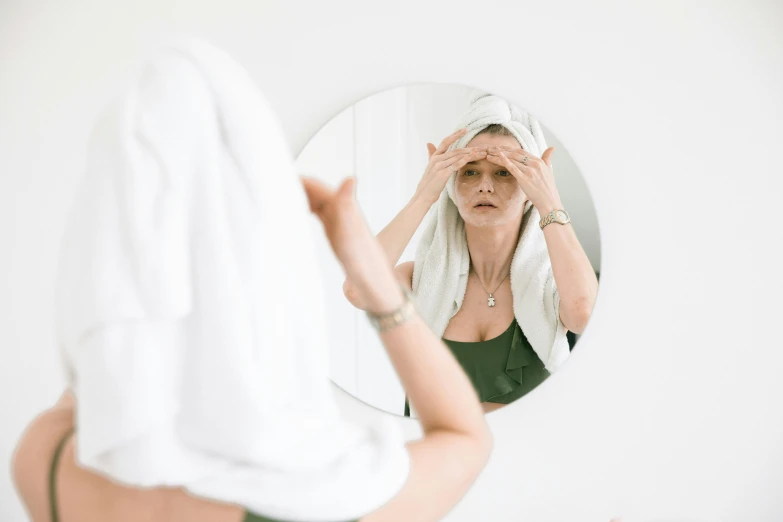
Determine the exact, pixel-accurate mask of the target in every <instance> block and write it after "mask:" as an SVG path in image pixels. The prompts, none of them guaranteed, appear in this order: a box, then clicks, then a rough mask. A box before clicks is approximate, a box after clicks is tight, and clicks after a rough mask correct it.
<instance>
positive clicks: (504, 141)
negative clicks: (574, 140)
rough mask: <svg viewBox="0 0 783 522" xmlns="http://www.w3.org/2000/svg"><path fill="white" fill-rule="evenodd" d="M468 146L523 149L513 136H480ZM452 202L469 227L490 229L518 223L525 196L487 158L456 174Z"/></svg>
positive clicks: (506, 174)
mask: <svg viewBox="0 0 783 522" xmlns="http://www.w3.org/2000/svg"><path fill="white" fill-rule="evenodd" d="M467 147H487V148H489V147H505V148H513V149H522V147H521V146H520V145H519V142H518V141H517V140H516V138H514V137H513V136H498V135H494V134H479V135H478V136H476V137H475V138H473V139H472V140H470V143H468V144H467ZM454 200H455V202H456V204H457V209H458V210H459V213H460V216H462V219H464V220H465V223H466V224H468V225H472V226H476V227H491V226H498V225H503V224H506V223H509V222H512V221H516V222H518V221H519V219H520V217H521V216H522V210H523V209H524V208H525V202H526V201H527V196H525V193H524V192H522V189H521V187H520V186H519V183H517V180H516V179H515V178H514V176H512V175H511V173H510V172H508V171H507V170H506V168H505V167H502V166H500V165H496V164H495V163H492V162H490V161H487V160H486V159H483V160H480V161H476V162H472V163H468V164H467V165H465V166H464V167H462V168H461V169H460V170H459V172H457V174H456V180H455V182H454Z"/></svg>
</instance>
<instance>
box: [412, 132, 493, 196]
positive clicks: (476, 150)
mask: <svg viewBox="0 0 783 522" xmlns="http://www.w3.org/2000/svg"><path fill="white" fill-rule="evenodd" d="M466 132H467V129H460V130H458V131H457V132H455V133H453V134H451V135H449V136H446V138H445V139H444V140H443V141H442V142H441V143H440V145H439V146H438V147H437V148H436V147H435V145H433V144H432V143H428V144H427V150H428V151H429V154H430V161H429V163H428V164H427V168H426V169H425V170H424V175H423V176H422V177H421V181H419V185H418V186H417V187H416V194H415V196H414V198H421V199H422V200H424V201H426V202H427V203H428V204H429V205H430V206H432V205H433V204H434V203H435V202H436V201H438V198H439V197H440V194H441V192H443V189H444V188H445V187H446V182H447V181H448V180H449V177H450V176H451V175H452V174H453V173H454V172H456V171H458V170H459V169H461V168H462V167H464V166H465V165H466V164H467V163H469V162H471V161H478V160H482V159H485V158H486V157H487V149H486V148H481V147H468V148H465V149H454V150H448V149H449V147H451V145H452V144H453V143H454V142H455V141H457V140H458V139H460V138H461V137H462V136H464V135H465V133H466Z"/></svg>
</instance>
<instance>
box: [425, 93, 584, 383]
mask: <svg viewBox="0 0 783 522" xmlns="http://www.w3.org/2000/svg"><path fill="white" fill-rule="evenodd" d="M492 124H500V125H503V126H504V127H506V128H507V129H508V130H509V131H511V133H512V134H513V135H514V137H515V138H516V139H517V141H519V143H520V145H521V146H522V148H523V149H524V150H526V151H528V152H529V153H530V154H532V155H535V156H536V157H539V158H540V157H541V155H542V154H543V152H544V150H546V148H547V147H546V141H545V139H544V135H543V133H542V132H541V126H540V125H539V123H538V121H536V120H535V119H534V118H532V117H531V116H530V115H528V114H527V113H526V112H524V111H522V110H520V109H519V108H517V107H516V106H514V105H513V104H511V103H509V102H508V101H506V100H504V99H503V98H500V97H498V96H494V95H492V94H487V93H479V94H477V95H475V96H474V97H473V98H472V99H471V103H470V108H469V110H468V112H467V113H466V114H465V115H464V116H463V118H462V119H461V120H460V122H459V124H458V126H457V129H462V128H467V133H466V134H465V135H464V136H462V137H461V138H460V139H458V140H457V141H456V142H455V143H454V144H453V145H452V146H451V147H450V150H452V149H455V148H463V147H466V146H467V144H468V143H469V142H470V141H471V140H472V139H473V138H474V137H475V136H476V135H477V134H478V133H479V132H481V131H482V130H484V129H485V128H487V127H488V126H489V125H492ZM455 179H456V176H455V175H453V174H452V176H451V178H449V180H448V182H447V183H446V188H444V190H443V192H442V193H441V195H440V198H439V199H438V201H437V203H436V204H435V205H433V207H432V209H430V213H429V214H428V218H427V221H426V222H425V224H424V225H423V226H424V229H423V232H422V235H421V240H420V242H419V245H418V247H417V249H416V255H415V258H414V266H413V281H412V283H413V293H414V295H415V297H416V304H417V306H418V309H419V312H420V313H421V315H422V318H423V319H424V320H425V321H426V322H427V324H428V325H429V326H430V328H432V330H433V331H434V332H435V334H437V335H439V336H442V335H443V332H445V331H446V327H447V326H448V324H449V321H450V320H451V318H452V317H454V315H455V314H456V313H457V312H458V311H459V309H460V307H461V306H462V300H463V299H464V297H465V290H466V289H467V284H468V273H469V271H470V252H469V251H468V242H467V238H466V235H465V222H464V221H463V219H462V217H461V216H460V215H459V210H458V209H457V205H456V203H455V202H454V183H455ZM539 220H540V216H539V213H538V210H537V209H536V208H535V207H533V206H532V204H531V203H530V202H529V201H528V203H527V204H526V206H525V210H524V213H523V218H522V225H521V233H520V237H519V243H518V244H517V248H516V249H515V251H514V255H513V258H512V260H511V274H510V279H511V293H512V295H513V300H514V303H513V306H514V316H515V317H516V319H517V322H518V323H519V326H520V327H521V328H522V331H523V332H524V333H525V336H526V337H527V339H528V340H529V341H530V344H531V345H532V347H533V349H534V350H535V352H536V354H537V355H538V356H539V358H540V359H541V361H542V362H543V363H544V366H545V367H546V369H547V370H548V371H549V372H554V371H555V370H556V369H557V368H558V366H560V365H561V364H562V363H563V362H564V361H565V360H566V359H567V358H568V356H569V354H570V351H569V346H568V339H567V337H566V330H565V327H564V326H563V324H562V322H560V313H559V306H560V297H559V294H558V292H557V286H556V285H555V279H554V275H553V273H552V264H551V262H550V260H549V252H548V250H547V246H546V241H545V239H544V233H543V231H542V230H541V229H540V227H539V226H538V222H539Z"/></svg>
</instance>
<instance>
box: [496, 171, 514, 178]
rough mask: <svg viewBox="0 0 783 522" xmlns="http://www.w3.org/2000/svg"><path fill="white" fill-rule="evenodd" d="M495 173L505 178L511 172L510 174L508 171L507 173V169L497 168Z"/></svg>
mask: <svg viewBox="0 0 783 522" xmlns="http://www.w3.org/2000/svg"><path fill="white" fill-rule="evenodd" d="M496 174H497V175H498V176H503V177H504V178H505V177H506V176H510V175H511V174H510V173H509V172H508V171H507V170H499V171H497V172H496Z"/></svg>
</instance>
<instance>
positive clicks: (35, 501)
mask: <svg viewBox="0 0 783 522" xmlns="http://www.w3.org/2000/svg"><path fill="white" fill-rule="evenodd" d="M71 430H73V403H72V399H71V397H70V395H69V394H68V393H67V392H66V394H64V395H63V397H61V399H60V401H59V402H58V403H57V404H56V405H55V406H54V407H52V408H50V409H47V410H45V411H44V412H43V413H41V414H39V415H38V416H37V417H35V418H34V419H33V420H32V421H31V422H30V423H29V424H28V425H27V427H26V428H25V430H24V432H23V433H22V436H21V437H20V439H19V442H18V443H17V445H16V448H15V450H14V454H13V457H12V464H11V473H12V477H13V482H14V485H15V486H16V490H17V492H18V493H19V496H20V497H21V499H22V502H23V503H24V505H25V507H26V509H27V512H28V514H29V516H30V520H33V521H40V520H49V505H48V497H49V494H48V493H49V469H50V466H51V463H52V459H53V458H54V453H55V450H56V449H57V446H58V444H59V443H60V442H61V441H62V439H63V438H64V437H65V436H66V435H67V434H68V433H70V432H71Z"/></svg>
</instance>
